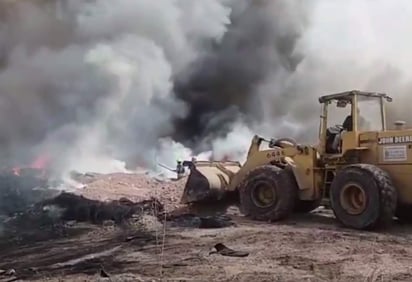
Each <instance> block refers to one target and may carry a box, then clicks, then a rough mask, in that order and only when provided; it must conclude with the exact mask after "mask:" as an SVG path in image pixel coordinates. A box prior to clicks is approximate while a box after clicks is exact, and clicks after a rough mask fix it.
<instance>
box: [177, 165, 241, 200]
mask: <svg viewBox="0 0 412 282" xmlns="http://www.w3.org/2000/svg"><path fill="white" fill-rule="evenodd" d="M240 168H241V165H240V163H239V162H212V161H210V162H209V161H197V162H196V163H195V165H194V166H193V167H192V168H191V169H190V174H189V177H188V179H187V182H186V185H185V189H184V191H183V195H182V198H181V203H182V204H189V203H198V202H205V201H213V200H217V201H218V200H220V199H222V197H223V196H224V195H225V194H226V192H227V188H228V186H229V184H230V181H231V179H232V176H233V175H234V174H236V173H237V172H238V171H239V169H240Z"/></svg>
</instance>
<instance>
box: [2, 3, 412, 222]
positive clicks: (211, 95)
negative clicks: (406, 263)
mask: <svg viewBox="0 0 412 282" xmlns="http://www.w3.org/2000/svg"><path fill="white" fill-rule="evenodd" d="M309 2H310V3H309ZM359 2H362V1H353V2H351V1H349V2H348V1H345V5H343V4H341V3H331V2H330V1H321V0H319V1H299V0H296V1H289V0H279V1H265V0H260V1H248V0H209V1H201V0H196V1H193V0H176V1H151V0H141V1H132V0H119V1H116V3H115V4H114V3H113V1H109V0H92V1H64V0H43V1H40V0H39V1H25V0H23V1H2V2H0V21H1V24H0V93H1V94H0V132H1V134H0V145H1V150H0V164H1V165H2V167H3V168H4V169H3V171H4V176H2V179H3V180H2V183H6V182H7V183H9V184H7V185H6V184H4V185H2V186H1V187H0V206H1V207H2V208H1V210H0V213H3V214H7V215H10V213H12V212H13V209H10V207H7V208H3V207H4V206H5V203H8V204H9V203H14V202H15V200H11V198H10V197H17V198H23V199H25V201H24V203H32V202H33V201H37V200H38V199H37V198H36V197H37V196H36V197H34V196H32V195H31V194H30V193H28V192H27V190H31V191H32V190H33V189H34V188H38V190H39V189H40V188H47V187H48V188H49V189H46V190H47V191H49V192H50V191H52V190H53V191H54V190H57V191H58V190H61V187H63V188H64V189H69V188H70V189H72V191H73V192H74V193H78V194H82V195H84V196H86V197H88V198H92V199H95V200H115V199H118V198H119V196H120V195H127V196H128V197H129V198H130V199H131V200H133V201H140V200H142V198H148V197H160V198H161V197H164V198H163V199H160V200H161V201H163V202H162V204H164V205H165V206H166V207H167V208H173V207H174V206H176V205H177V203H178V201H179V198H180V196H181V195H180V194H181V192H182V189H183V187H182V186H183V184H182V183H180V182H179V181H176V182H168V181H164V180H162V181H160V180H159V179H158V178H159V177H161V176H162V174H163V177H166V178H167V177H170V176H171V175H170V171H169V170H170V169H171V170H173V169H176V160H178V159H181V160H182V162H183V161H190V160H191V158H193V157H194V158H196V159H197V160H208V159H215V160H222V159H233V160H238V161H242V160H244V158H245V154H246V152H247V149H248V146H249V143H250V140H251V138H252V136H253V135H254V134H255V133H257V134H260V135H263V136H267V137H275V136H277V137H284V136H288V137H294V138H297V139H299V140H300V141H302V142H315V141H316V135H317V132H316V128H317V123H318V116H319V108H318V105H317V104H316V103H315V101H316V100H315V98H316V97H317V96H319V95H320V94H324V93H330V92H337V91H340V90H341V89H342V88H345V89H347V88H348V85H350V88H361V89H371V90H374V89H379V90H383V91H388V92H396V95H398V97H399V96H402V95H403V96H402V97H408V96H406V94H407V93H409V92H408V90H409V86H410V83H409V81H408V71H409V67H408V66H409V64H408V62H409V61H408V59H409V58H410V54H409V51H408V50H409V48H405V49H404V50H403V49H402V50H397V51H396V54H394V53H393V50H392V49H391V46H405V44H398V43H400V42H401V41H400V40H401V39H402V40H403V39H404V38H405V37H404V36H402V34H408V31H407V30H405V29H406V28H407V27H409V26H412V25H405V24H402V26H399V29H398V30H399V34H389V36H390V38H388V37H387V36H386V35H385V36H383V35H382V34H384V33H382V32H381V31H385V30H387V29H385V26H381V25H384V23H383V22H382V21H376V22H375V21H372V19H374V18H376V17H378V16H379V15H380V12H381V11H387V10H388V9H395V10H397V11H393V13H394V14H398V15H403V13H399V11H404V10H405V9H404V7H401V6H402V5H399V6H396V7H394V6H388V7H387V5H386V4H385V3H386V2H385V1H375V4H374V5H375V6H373V7H370V6H367V5H363V4H359ZM405 5H407V4H405ZM348 14H350V15H351V25H353V26H348V25H346V23H345V21H344V20H343V18H344V16H345V15H346V16H347V15H348ZM365 14H368V15H371V21H370V22H368V23H367V22H366V20H365ZM405 21H410V18H408V17H406V16H405ZM325 22H328V23H330V24H326V25H325ZM400 22H401V21H400ZM393 24H395V23H393ZM365 34H371V37H370V38H369V37H367V36H365ZM336 36H339V38H340V39H339V40H337V39H336ZM372 41H373V42H379V44H371V42H372ZM337 42H357V45H356V48H355V47H352V45H348V44H343V43H342V44H340V43H337ZM371 45H373V46H372V47H371ZM354 48H355V49H354ZM391 52H392V53H391ZM348 62H351V63H350V64H348ZM337 66H339V67H337ZM393 96H394V95H393ZM396 100H397V101H401V100H402V101H405V99H396ZM407 104H408V103H403V102H401V103H400V104H395V105H394V106H395V107H396V111H393V112H392V113H391V115H390V116H389V118H391V119H397V118H398V117H397V116H396V115H397V114H400V115H402V113H407V111H408V109H407V106H406V105H407ZM395 113H396V114H395ZM402 116H405V115H402ZM308 128H313V130H308ZM45 159H47V161H44V160H45ZM38 160H43V162H41V165H38ZM23 164H27V165H23ZM33 164H34V165H33ZM36 164H37V165H36ZM159 164H162V166H159ZM165 167H166V168H165ZM139 170H140V173H136V171H139ZM142 170H143V171H144V172H141V171H142ZM186 170H187V168H186ZM23 171H26V172H27V171H29V176H27V175H25V174H22V173H23ZM155 175H157V178H156V177H154V176H155ZM172 175H173V176H174V175H175V172H172ZM23 178H24V181H23V180H22V179H23ZM15 179H18V181H20V180H21V181H20V182H26V180H27V179H29V183H30V185H29V186H30V187H29V188H27V189H26V188H23V186H26V185H24V184H22V183H19V184H10V183H11V182H13V181H15ZM34 179H35V180H34ZM159 187H160V191H161V192H159ZM40 190H42V189H40ZM10 191H11V192H10ZM13 191H14V192H13ZM42 191H44V189H43V190H42ZM103 191H104V192H103ZM46 194H48V193H46ZM159 194H161V195H162V196H159ZM10 195H11V196H10ZM22 195H24V197H22ZM42 197H43V196H42ZM166 198H167V199H166ZM16 201H17V200H16ZM15 211H16V212H18V211H20V208H16V209H15Z"/></svg>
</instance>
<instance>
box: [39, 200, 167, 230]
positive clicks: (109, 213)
mask: <svg viewBox="0 0 412 282" xmlns="http://www.w3.org/2000/svg"><path fill="white" fill-rule="evenodd" d="M52 206H54V207H57V208H59V209H61V210H62V212H61V216H60V218H61V219H62V220H65V221H71V220H75V221H79V222H92V223H95V224H102V223H103V222H104V221H106V220H112V221H114V222H115V223H122V222H124V221H125V220H127V219H129V218H131V217H132V216H133V215H136V214H137V215H142V214H152V215H155V216H157V215H158V214H160V213H162V212H163V211H164V210H163V206H162V204H161V203H160V202H159V201H158V200H156V199H155V198H151V199H149V200H144V201H141V202H137V203H136V202H132V201H130V200H129V199H127V198H124V197H123V198H120V199H119V200H113V201H110V202H100V201H97V200H91V199H87V198H85V197H83V196H79V195H75V194H72V193H65V192H63V193H61V194H60V195H58V196H57V197H54V198H52V199H49V200H46V201H43V202H41V203H40V204H39V205H37V207H38V208H37V210H45V208H47V207H52Z"/></svg>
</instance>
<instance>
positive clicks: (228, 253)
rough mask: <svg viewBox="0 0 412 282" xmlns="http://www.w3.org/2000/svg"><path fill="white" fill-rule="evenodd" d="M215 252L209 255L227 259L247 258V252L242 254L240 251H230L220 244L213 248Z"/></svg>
mask: <svg viewBox="0 0 412 282" xmlns="http://www.w3.org/2000/svg"><path fill="white" fill-rule="evenodd" d="M214 248H215V249H216V251H213V252H210V253H209V255H211V254H220V255H222V256H228V257H247V256H248V255H249V253H248V252H242V251H235V250H232V249H230V248H228V247H226V246H225V245H223V244H222V243H218V244H216V245H215V246H214Z"/></svg>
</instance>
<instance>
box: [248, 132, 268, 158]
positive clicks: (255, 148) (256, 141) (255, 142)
mask: <svg viewBox="0 0 412 282" xmlns="http://www.w3.org/2000/svg"><path fill="white" fill-rule="evenodd" d="M264 140H265V139H264V138H262V137H260V136H258V135H255V136H253V138H252V142H251V143H250V147H249V151H248V153H247V158H249V157H250V156H251V155H253V154H254V153H256V152H259V149H260V145H261V144H262V141H264Z"/></svg>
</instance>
